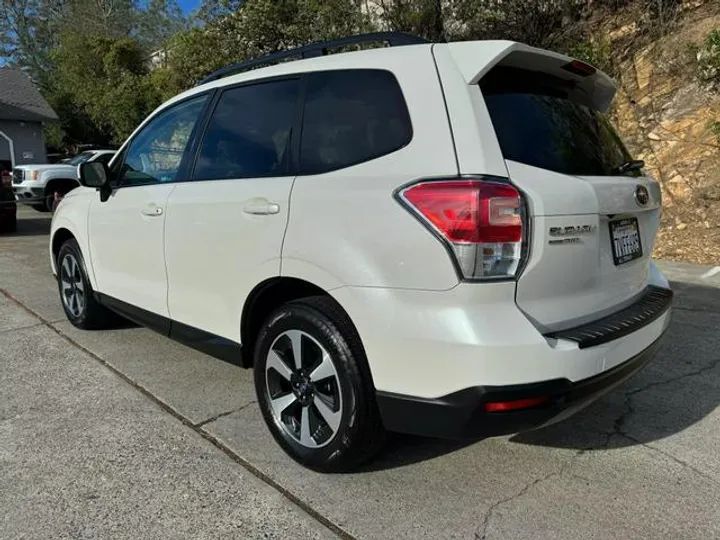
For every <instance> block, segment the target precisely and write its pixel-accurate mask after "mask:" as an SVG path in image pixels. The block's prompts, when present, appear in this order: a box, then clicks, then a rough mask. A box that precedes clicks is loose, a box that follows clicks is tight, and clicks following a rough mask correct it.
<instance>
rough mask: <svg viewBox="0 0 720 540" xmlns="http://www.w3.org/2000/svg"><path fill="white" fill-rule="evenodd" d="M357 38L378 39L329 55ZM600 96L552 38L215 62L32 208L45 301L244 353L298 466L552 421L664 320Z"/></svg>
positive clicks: (634, 197) (394, 45)
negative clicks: (39, 207) (45, 216)
mask: <svg viewBox="0 0 720 540" xmlns="http://www.w3.org/2000/svg"><path fill="white" fill-rule="evenodd" d="M366 41H368V42H369V41H378V42H383V43H386V44H389V45H391V46H390V47H383V48H377V49H371V50H363V51H356V52H345V53H339V54H332V55H327V54H325V53H326V51H328V50H330V49H332V48H334V47H347V46H351V45H356V44H359V43H362V42H366ZM293 56H296V57H299V58H300V59H299V60H297V61H290V62H288V61H284V60H287V59H289V58H291V57H293ZM281 61H282V62H281ZM263 66H264V67H263ZM254 68H258V69H254ZM614 93H615V86H614V84H613V81H612V80H611V79H610V78H608V77H607V76H606V75H605V74H603V73H601V72H600V71H597V70H596V69H595V68H593V67H592V66H589V65H587V64H585V63H582V62H579V61H577V60H573V59H571V58H567V57H565V56H562V55H559V54H556V53H552V52H548V51H544V50H539V49H535V48H531V47H528V46H525V45H522V44H519V43H513V42H506V41H485V42H464V43H449V44H447V43H443V44H434V43H426V42H422V40H420V39H418V38H414V37H412V36H407V35H404V34H394V33H389V34H374V35H365V36H352V37H350V38H346V39H343V40H338V41H335V42H328V43H322V44H313V45H309V46H307V47H303V48H300V49H295V50H293V51H290V52H285V53H279V54H275V55H271V56H269V57H264V58H260V59H256V60H251V61H249V62H246V63H243V64H239V65H236V66H231V67H229V68H226V69H224V70H221V71H219V72H217V73H215V74H213V75H211V76H209V77H208V78H207V79H206V80H205V81H203V82H201V83H200V84H199V85H198V86H196V87H195V88H192V89H191V90H188V91H187V92H185V93H183V94H181V95H179V96H177V97H175V98H173V99H171V100H170V101H168V102H167V103H165V104H163V105H162V106H161V107H159V108H158V109H157V110H156V111H155V112H154V113H153V114H152V115H150V117H149V118H148V119H147V120H146V121H145V122H144V123H143V124H142V125H141V126H140V127H139V128H138V129H137V130H136V131H135V132H134V133H133V135H132V136H131V137H130V138H129V140H128V141H127V142H126V143H125V144H124V145H123V147H122V148H121V150H120V151H119V152H118V154H117V155H116V157H115V158H114V159H113V161H112V162H111V163H110V165H109V166H107V165H104V164H100V163H87V164H84V165H81V166H80V177H81V183H82V184H83V186H85V187H83V188H79V189H76V190H74V191H72V192H71V193H70V194H69V195H68V196H67V197H65V199H64V200H63V201H62V202H61V203H60V205H59V207H58V209H57V212H56V214H55V215H54V217H53V221H52V231H51V241H50V255H51V261H52V268H53V272H54V273H55V274H56V276H57V278H58V285H59V291H60V297H61V299H62V304H63V307H64V309H65V312H66V313H67V316H68V318H69V319H70V321H71V322H72V323H73V324H75V325H76V326H78V327H80V328H87V329H90V328H102V327H104V326H106V325H107V324H109V323H110V322H111V317H110V315H111V312H115V313H119V314H121V315H123V316H124V317H127V318H128V319H131V320H133V321H136V322H138V323H140V324H142V325H145V326H147V327H150V328H152V329H155V330H157V331H159V332H162V333H163V334H165V335H167V336H169V337H171V338H174V339H177V340H180V341H182V342H183V343H186V344H187V345H190V346H192V347H195V348H197V349H199V350H202V351H205V352H207V353H209V354H211V355H213V356H216V357H218V358H222V359H225V360H229V361H231V362H235V363H238V364H241V365H244V366H248V367H250V366H252V367H253V368H254V370H255V371H254V373H255V385H256V391H257V396H258V401H259V404H260V409H261V411H262V414H263V415H264V418H265V421H266V422H267V425H268V427H269V429H270V431H271V432H272V435H273V436H274V437H275V439H276V440H277V442H278V443H279V444H280V445H281V446H282V447H283V449H284V450H285V451H286V452H287V453H288V454H289V455H290V456H292V457H293V458H294V459H296V460H297V461H299V462H301V463H303V464H304V465H306V466H308V467H310V468H313V469H316V470H321V471H337V470H345V469H350V468H352V467H354V466H356V465H358V464H359V463H361V462H362V461H364V460H367V459H368V458H369V457H371V456H372V455H373V454H374V453H375V452H376V451H377V450H378V449H379V448H380V446H381V444H382V442H383V439H384V437H383V434H384V433H385V430H392V431H402V432H407V433H414V434H423V435H430V436H440V437H459V438H474V437H483V436H489V435H498V434H506V433H514V432H518V431H522V430H527V429H532V428H536V427H539V426H543V425H547V424H548V423H551V422H555V421H557V420H559V419H561V418H564V417H566V416H568V415H570V414H572V413H573V412H575V411H577V410H578V409H580V408H581V407H583V406H584V405H586V404H588V403H589V402H591V401H592V400H593V399H595V398H597V397H598V396H599V395H601V394H602V393H604V392H606V391H608V390H610V389H611V388H613V387H614V386H616V385H618V384H619V383H621V382H622V381H623V380H625V379H626V378H628V377H629V376H631V375H633V374H634V373H635V372H637V371H638V370H639V369H640V368H641V367H642V366H643V365H645V363H646V362H647V361H648V360H649V359H650V357H651V356H652V355H653V354H654V353H655V351H656V350H657V348H658V346H659V342H660V338H661V336H662V335H663V333H664V331H665V329H666V328H667V326H668V322H669V319H670V304H671V301H672V292H671V291H670V289H669V286H668V281H667V280H666V279H665V278H664V277H663V275H662V274H661V273H660V272H659V271H658V269H657V268H656V266H655V265H654V264H653V263H652V261H651V259H650V255H651V252H652V250H653V243H654V241H655V234H656V231H657V228H658V223H659V219H660V211H661V208H660V198H661V196H660V188H659V186H658V184H657V182H656V181H654V180H653V179H652V178H650V177H649V176H648V175H646V174H645V172H644V171H643V169H642V167H643V163H642V162H641V161H636V160H632V159H631V157H630V155H629V154H628V151H627V150H626V148H625V147H624V145H623V143H622V142H621V140H620V139H619V138H618V136H617V134H616V133H615V131H614V130H613V128H612V127H611V125H610V124H609V123H608V121H607V120H606V118H605V116H604V112H605V111H606V110H607V109H608V107H609V105H610V103H611V100H612V99H613V96H614Z"/></svg>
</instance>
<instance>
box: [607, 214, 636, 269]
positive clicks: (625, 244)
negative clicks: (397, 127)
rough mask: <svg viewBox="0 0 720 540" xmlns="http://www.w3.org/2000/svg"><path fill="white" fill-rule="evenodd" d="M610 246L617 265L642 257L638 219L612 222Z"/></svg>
mask: <svg viewBox="0 0 720 540" xmlns="http://www.w3.org/2000/svg"><path fill="white" fill-rule="evenodd" d="M610 244H611V245H612V253H613V262H614V263H615V265H616V266H617V265H619V264H625V263H626V262H630V261H634V260H635V259H639V258H640V257H642V254H643V253H642V243H641V241H640V229H639V227H638V221H637V219H636V218H626V219H620V220H617V221H611V222H610Z"/></svg>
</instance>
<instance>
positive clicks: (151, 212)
mask: <svg viewBox="0 0 720 540" xmlns="http://www.w3.org/2000/svg"><path fill="white" fill-rule="evenodd" d="M140 212H142V214H143V215H144V216H151V217H152V216H161V215H162V213H163V209H162V207H160V206H158V205H157V204H154V203H153V204H148V205H147V206H146V207H145V208H143V209H142V210H140Z"/></svg>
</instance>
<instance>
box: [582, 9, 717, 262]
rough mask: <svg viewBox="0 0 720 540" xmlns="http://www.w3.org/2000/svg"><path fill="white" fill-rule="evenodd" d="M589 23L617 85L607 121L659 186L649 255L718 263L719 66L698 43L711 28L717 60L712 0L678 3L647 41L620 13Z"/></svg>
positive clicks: (706, 36)
mask: <svg viewBox="0 0 720 540" xmlns="http://www.w3.org/2000/svg"><path fill="white" fill-rule="evenodd" d="M596 25H597V26H596V28H598V29H597V30H595V31H594V33H595V34H596V35H597V33H598V32H603V31H604V32H605V35H606V36H607V39H608V40H609V47H608V50H611V51H612V54H613V58H612V60H613V64H612V65H613V66H614V67H613V70H614V72H615V73H614V75H615V78H616V79H617V81H618V83H619V86H620V90H619V92H618V94H617V97H616V100H615V105H614V110H613V116H614V120H615V124H616V126H617V127H618V129H619V131H620V132H621V134H622V136H623V138H624V139H625V140H626V142H627V143H628V146H629V147H630V149H631V151H632V152H633V154H634V155H635V156H637V157H638V158H640V159H643V160H645V162H646V164H647V168H648V170H649V171H650V172H651V174H653V175H654V176H655V177H656V178H657V179H658V180H659V181H660V182H661V183H662V187H663V203H664V213H663V220H662V229H661V231H660V235H659V238H658V243H657V245H656V249H655V256H657V257H662V258H671V259H680V260H687V261H692V262H698V263H704V264H720V84H719V82H720V73H718V71H720V70H718V68H717V66H716V67H714V68H713V65H712V64H711V63H710V64H708V62H707V55H708V54H711V53H713V51H712V50H711V51H710V52H708V50H707V44H706V41H707V39H708V36H709V35H710V34H711V33H712V32H713V31H717V35H718V38H719V43H718V46H717V49H718V50H717V51H716V52H717V53H718V56H717V60H718V61H720V1H717V0H714V1H711V2H700V1H695V2H685V3H684V4H683V9H682V10H681V11H680V12H679V13H678V14H677V19H676V20H675V21H673V24H672V25H671V26H669V28H668V30H667V32H664V35H657V36H655V37H654V38H653V39H648V37H647V36H645V35H639V32H640V30H639V26H638V24H637V23H635V22H628V19H627V17H619V16H617V17H611V18H607V17H606V18H604V19H603V20H598V21H596ZM711 48H712V47H711ZM704 59H705V60H704ZM703 61H704V63H703ZM703 68H704V71H703ZM713 69H714V71H713Z"/></svg>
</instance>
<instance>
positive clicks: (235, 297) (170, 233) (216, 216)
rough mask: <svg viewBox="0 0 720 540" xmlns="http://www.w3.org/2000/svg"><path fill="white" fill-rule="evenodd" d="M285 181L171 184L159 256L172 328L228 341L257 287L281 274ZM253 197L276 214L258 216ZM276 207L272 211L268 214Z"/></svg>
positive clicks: (288, 179)
mask: <svg viewBox="0 0 720 540" xmlns="http://www.w3.org/2000/svg"><path fill="white" fill-rule="evenodd" d="M292 181H293V178H292V177H284V178H261V179H241V180H233V181H227V180H217V181H208V182H189V183H183V184H178V185H177V187H176V189H175V190H174V191H173V193H172V195H171V196H170V201H169V204H168V206H169V208H168V213H167V222H166V231H167V232H166V244H165V253H166V259H167V268H168V283H169V290H168V307H169V309H170V315H171V317H172V319H173V320H174V321H178V322H181V323H184V324H187V325H189V326H193V327H195V328H200V329H202V330H205V331H206V332H211V333H213V334H216V335H219V336H222V337H224V338H227V339H231V340H234V341H239V340H240V314H241V312H242V307H243V305H244V303H245V299H246V298H247V296H248V294H249V293H250V291H252V289H253V288H254V287H255V285H257V284H258V283H260V282H262V281H264V280H265V279H268V278H271V277H275V276H278V275H280V252H281V248H282V240H283V235H284V233H285V225H286V223H287V219H288V202H289V196H290V188H291V186H292ZM258 194H262V196H263V198H265V199H267V200H268V201H269V204H268V206H269V205H271V204H274V205H276V206H277V212H276V213H272V212H268V213H264V212H263V213H257V210H258V207H259V203H258V201H257V199H256V196H257V195H258ZM274 209H275V208H271V210H274Z"/></svg>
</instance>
